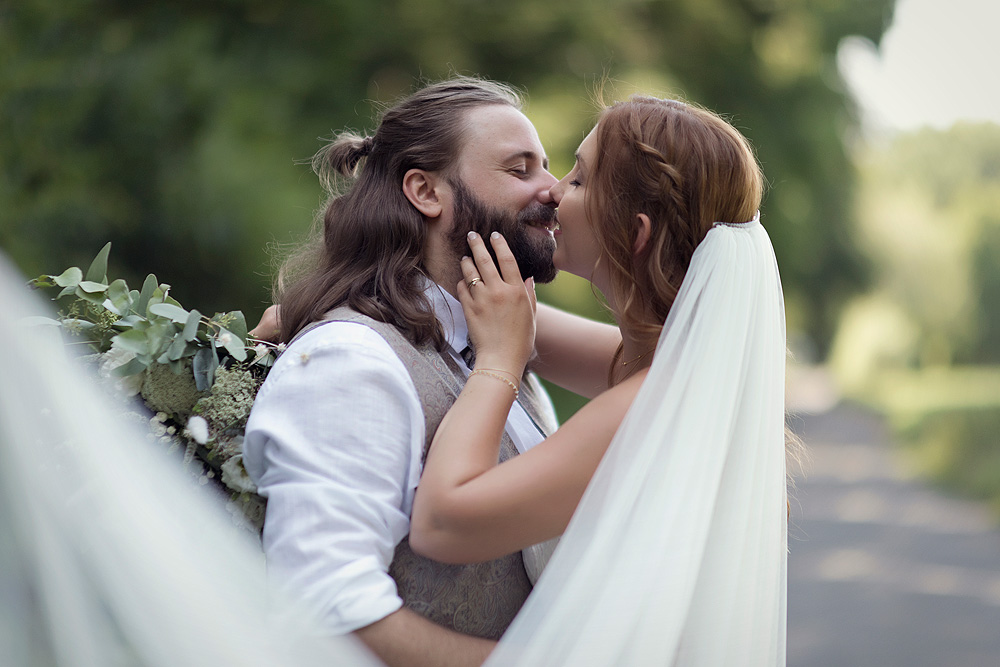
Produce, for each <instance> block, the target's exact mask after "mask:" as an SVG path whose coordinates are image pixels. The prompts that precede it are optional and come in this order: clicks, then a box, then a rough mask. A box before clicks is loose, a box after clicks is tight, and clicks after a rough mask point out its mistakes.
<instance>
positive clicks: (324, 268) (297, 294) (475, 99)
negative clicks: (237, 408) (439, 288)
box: [275, 77, 522, 349]
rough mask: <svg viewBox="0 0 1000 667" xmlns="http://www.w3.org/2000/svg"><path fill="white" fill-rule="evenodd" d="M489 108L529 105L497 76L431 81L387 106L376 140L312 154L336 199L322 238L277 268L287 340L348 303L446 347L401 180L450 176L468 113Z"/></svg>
mask: <svg viewBox="0 0 1000 667" xmlns="http://www.w3.org/2000/svg"><path fill="white" fill-rule="evenodd" d="M489 104H505V105H509V106H512V107H514V108H516V109H519V110H520V109H521V106H522V102H521V99H520V97H519V96H518V94H517V93H516V92H515V91H514V90H512V89H511V88H509V87H507V86H505V85H503V84H499V83H495V82H492V81H486V80H483V79H478V78H472V77H455V78H452V79H448V80H446V81H442V82H439V83H434V84H431V85H429V86H426V87H424V88H422V89H420V90H418V91H417V92H415V93H413V94H412V95H410V96H409V97H406V98H405V99H403V100H402V101H401V102H399V103H397V104H396V105H395V106H393V107H391V108H389V109H387V110H386V111H384V112H383V113H382V115H381V118H380V120H379V124H378V128H377V129H376V131H375V134H374V135H373V136H371V137H363V136H360V135H358V134H355V133H352V132H344V133H341V134H339V135H337V136H336V137H334V138H333V139H332V140H331V141H330V143H329V144H327V145H326V146H325V147H324V148H323V149H322V150H320V151H319V152H318V153H317V154H316V155H315V157H314V158H313V169H314V170H315V171H316V173H317V174H318V175H319V177H320V181H321V182H322V183H323V186H324V187H325V188H326V190H327V192H328V193H329V195H330V198H329V199H328V201H327V202H326V204H325V205H324V207H323V212H322V217H321V218H318V219H317V227H319V224H320V222H321V223H322V226H321V229H317V230H315V231H316V233H315V234H314V236H315V237H316V238H314V239H313V240H311V241H310V242H308V243H307V244H306V245H305V246H303V247H302V248H301V249H300V250H299V251H298V252H297V253H295V254H294V255H293V256H292V257H291V258H290V259H289V260H288V261H286V262H285V264H284V265H283V266H282V267H281V270H280V271H279V273H278V280H277V285H276V288H275V300H276V302H277V303H279V304H280V305H281V339H282V340H283V341H284V342H288V341H290V340H291V339H292V338H293V337H294V336H295V334H297V333H298V332H299V331H301V330H302V329H303V328H304V327H305V326H306V325H308V324H309V323H310V322H314V321H316V320H319V319H322V317H323V315H324V314H325V313H326V312H327V311H329V310H330V309H332V308H336V307H338V306H345V305H346V306H349V307H350V308H352V309H354V310H355V311H357V312H359V313H362V314H364V315H367V316H369V317H371V318H373V319H375V320H379V321H381V322H388V323H390V324H392V325H394V326H396V327H397V328H398V329H399V330H400V331H401V332H402V333H403V335H404V336H406V337H407V338H408V339H409V340H410V341H412V342H413V343H414V344H416V345H422V344H425V343H428V342H433V343H434V344H435V345H436V346H437V347H438V349H444V347H445V340H444V334H443V332H442V331H441V327H440V325H439V324H438V321H437V319H436V317H435V316H434V312H433V310H432V308H431V305H430V303H429V301H428V300H427V297H426V296H425V294H424V287H425V285H426V281H427V280H428V279H429V278H428V276H427V272H426V270H425V268H424V266H423V259H422V250H423V246H424V239H425V234H426V231H425V229H426V225H425V223H424V218H423V216H422V215H421V214H420V212H419V211H417V209H416V208H414V207H413V205H412V204H411V203H410V201H409V200H408V199H407V198H406V196H405V195H404V194H403V188H402V183H403V176H404V175H405V174H406V172H407V171H409V170H410V169H424V170H427V171H440V172H444V173H448V170H449V169H451V168H452V166H453V165H454V164H455V162H456V160H457V158H458V155H459V151H460V150H461V145H462V139H463V132H464V128H465V117H466V114H467V112H468V111H469V110H471V109H473V108H476V107H479V106H484V105H489ZM345 185H346V190H344V186H345Z"/></svg>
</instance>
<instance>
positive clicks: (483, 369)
mask: <svg viewBox="0 0 1000 667" xmlns="http://www.w3.org/2000/svg"><path fill="white" fill-rule="evenodd" d="M476 368H478V369H479V370H482V371H493V372H494V373H503V374H504V375H509V376H510V377H511V382H520V378H518V377H517V376H516V375H514V374H513V373H511V372H510V371H504V370H500V369H499V368H482V367H479V366H477V367H476Z"/></svg>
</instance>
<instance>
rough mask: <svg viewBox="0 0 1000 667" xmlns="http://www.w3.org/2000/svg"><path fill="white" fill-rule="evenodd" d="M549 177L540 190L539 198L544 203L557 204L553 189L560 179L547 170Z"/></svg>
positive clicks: (546, 173)
mask: <svg viewBox="0 0 1000 667" xmlns="http://www.w3.org/2000/svg"><path fill="white" fill-rule="evenodd" d="M545 175H546V176H547V178H546V179H545V182H544V185H543V187H542V188H541V189H540V190H539V191H538V200H539V201H540V202H541V203H543V204H551V205H553V206H555V205H556V204H557V203H558V202H557V201H555V199H554V196H555V195H553V194H552V190H553V189H554V188H555V186H556V184H557V183H559V179H558V178H556V177H555V176H553V175H552V174H550V173H548V172H545Z"/></svg>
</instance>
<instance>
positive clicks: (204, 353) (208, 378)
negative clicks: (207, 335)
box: [192, 347, 219, 391]
mask: <svg viewBox="0 0 1000 667" xmlns="http://www.w3.org/2000/svg"><path fill="white" fill-rule="evenodd" d="M192 365H193V368H194V383H195V386H197V387H198V391H208V390H209V389H211V388H212V383H213V382H215V371H216V369H217V368H218V367H219V359H218V357H217V356H216V355H215V350H213V349H212V348H208V347H203V348H201V349H200V350H198V353H197V354H195V355H194V362H193V364H192Z"/></svg>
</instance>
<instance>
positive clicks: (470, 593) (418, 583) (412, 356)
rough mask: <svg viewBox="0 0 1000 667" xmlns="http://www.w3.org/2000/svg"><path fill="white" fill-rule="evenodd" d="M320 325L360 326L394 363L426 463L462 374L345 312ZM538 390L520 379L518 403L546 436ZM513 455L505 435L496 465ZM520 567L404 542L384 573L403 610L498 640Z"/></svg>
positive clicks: (520, 591)
mask: <svg viewBox="0 0 1000 667" xmlns="http://www.w3.org/2000/svg"><path fill="white" fill-rule="evenodd" d="M324 322H356V323H358V324H363V325H365V326H367V327H369V328H371V329H372V330H374V331H375V332H376V333H378V334H379V335H380V336H382V338H384V339H385V341H386V342H387V343H388V344H389V347H391V348H392V349H393V351H394V352H395V353H396V355H397V356H399V358H400V360H401V361H402V362H403V366H404V367H405V368H406V369H407V371H408V372H409V374H410V377H411V378H412V380H413V384H414V386H415V387H416V389H417V394H418V396H419V398H420V403H421V406H422V407H423V410H424V423H425V434H424V438H425V439H424V451H423V457H424V458H425V459H426V457H427V450H428V448H429V447H430V444H431V440H432V439H433V437H434V433H435V432H436V431H437V428H438V425H439V424H440V423H441V420H442V419H443V418H444V415H445V413H446V412H448V410H449V408H451V406H452V404H453V403H454V402H455V399H456V398H457V397H458V393H459V392H460V391H461V390H462V387H463V386H464V385H465V374H464V373H463V372H462V370H461V369H460V368H459V366H458V364H457V363H456V362H455V361H454V360H453V359H452V357H451V356H450V355H447V354H441V353H439V352H438V351H437V350H436V349H435V348H434V346H433V345H424V346H421V347H416V346H414V345H413V343H411V342H410V341H409V340H407V339H406V338H405V337H404V336H403V335H402V334H400V332H399V330H398V329H396V328H395V327H393V326H392V325H389V324H386V323H384V322H378V321H376V320H373V319H371V318H370V317H367V316H365V315H361V314H359V313H357V312H355V311H353V310H350V309H348V308H337V309H335V310H333V311H331V312H329V313H327V316H326V318H324V321H323V322H318V323H316V324H317V325H319V324H322V323H324ZM308 328H309V329H311V328H312V327H308ZM303 333H304V332H303ZM540 391H541V389H540V387H539V386H538V381H537V379H536V378H535V377H534V376H533V375H529V376H526V377H525V381H523V382H522V383H521V399H520V402H521V405H522V407H524V409H525V411H526V412H527V413H528V415H529V416H530V417H531V419H532V420H533V421H534V422H535V424H536V425H538V426H539V430H540V431H542V432H543V434H545V433H550V432H551V431H552V430H553V429H554V425H553V424H551V423H549V422H548V421H547V420H546V419H545V415H544V413H543V411H542V410H540V409H539V405H538V400H537V397H538V393H539V392H540ZM516 455H517V450H516V449H515V447H514V443H513V442H512V441H511V439H510V437H509V436H508V435H507V434H506V433H504V435H503V440H502V442H501V446H500V461H501V462H502V461H505V460H507V459H508V458H510V457H512V456H516ZM524 568H525V566H524V561H523V559H522V556H521V552H516V553H513V554H509V555H507V556H504V557H502V558H498V559H496V560H492V561H489V562H486V563H474V564H470V565H447V564H444V563H438V562H437V561H433V560H430V559H428V558H424V557H423V556H419V555H417V554H416V553H414V552H413V550H412V549H410V542H409V538H408V537H406V538H403V540H402V541H401V542H400V543H399V545H397V547H396V553H395V555H394V557H393V560H392V563H391V564H390V565H389V574H390V575H391V576H392V578H393V579H394V580H395V581H396V587H397V590H398V592H399V596H400V597H401V598H402V599H403V604H404V606H406V607H407V608H409V609H411V610H413V611H415V612H417V613H418V614H420V615H422V616H425V617H426V618H429V619H430V620H432V621H434V622H435V623H438V624H440V625H443V626H445V627H448V628H451V629H453V630H456V631H458V632H461V633H464V634H469V635H475V636H478V637H486V638H489V639H499V638H500V635H502V634H503V633H504V631H505V630H506V629H507V626H508V625H510V622H511V621H512V620H514V616H515V615H516V614H517V612H518V610H519V609H520V608H521V605H522V604H524V601H525V599H527V597H528V594H529V593H530V592H531V583H530V581H529V580H528V576H527V574H526V572H525V569H524Z"/></svg>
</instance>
